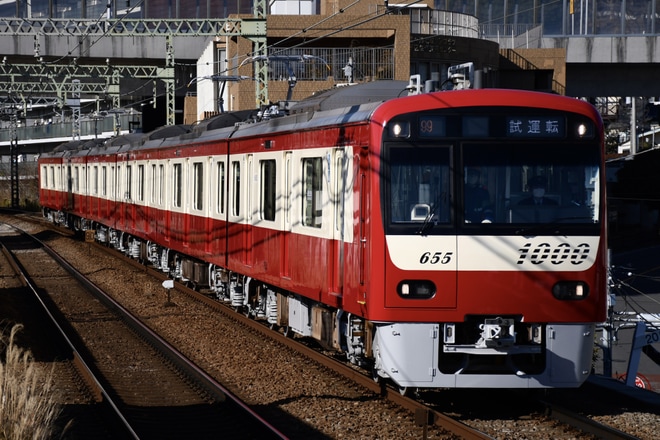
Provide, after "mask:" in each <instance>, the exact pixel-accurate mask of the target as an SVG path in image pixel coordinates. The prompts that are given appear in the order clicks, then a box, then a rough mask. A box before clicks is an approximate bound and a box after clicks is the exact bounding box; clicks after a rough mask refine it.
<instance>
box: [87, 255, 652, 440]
mask: <svg viewBox="0 0 660 440" xmlns="http://www.w3.org/2000/svg"><path fill="white" fill-rule="evenodd" d="M79 246H80V245H79ZM90 246H94V248H95V251H96V246H95V245H90ZM98 250H103V251H107V250H108V249H107V248H104V247H98ZM111 254H112V255H113V256H114V257H116V256H117V253H116V252H111ZM114 257H113V258H114ZM124 261H125V262H128V263H130V264H131V265H135V267H139V269H136V271H137V270H139V271H140V272H144V271H145V269H144V267H143V266H141V265H136V262H135V261H134V260H131V259H128V258H125V259H124ZM149 274H150V276H157V277H159V279H160V280H162V279H164V278H163V276H162V274H160V273H159V272H155V271H150V272H149ZM175 291H176V293H175V295H177V298H178V296H179V295H180V294H185V295H186V296H188V297H189V298H191V299H194V301H196V302H198V303H200V304H203V305H204V307H205V308H208V307H210V308H212V309H213V311H212V312H211V313H210V314H211V315H218V316H220V318H219V320H222V321H227V320H228V319H231V320H232V321H234V322H239V323H241V324H242V325H244V326H247V327H248V328H250V329H251V332H254V333H255V334H258V335H259V336H258V338H260V339H265V338H271V339H273V340H275V341H277V343H278V344H281V345H284V346H286V347H288V349H290V350H295V351H296V352H301V353H304V356H306V357H307V358H309V359H312V360H313V362H315V363H319V364H321V365H323V368H326V369H331V370H333V371H335V372H337V374H339V375H341V376H342V377H346V378H349V379H350V380H351V381H353V382H355V383H358V384H359V385H360V386H361V387H364V388H365V389H368V390H369V392H370V393H372V394H373V395H375V396H379V398H380V397H383V398H385V399H389V401H390V402H392V403H394V404H396V405H397V406H399V407H401V408H405V409H406V411H408V412H409V413H412V414H414V419H415V423H416V425H418V429H419V432H423V434H422V436H418V437H417V438H419V437H422V438H424V437H425V436H426V433H427V432H429V433H430V434H429V438H507V437H506V435H505V436H504V437H501V436H500V435H498V434H499V433H498V434H493V432H491V431H489V430H488V429H484V428H482V427H480V426H481V425H480V424H479V423H474V422H473V420H472V419H474V417H470V416H466V415H465V414H457V413H456V411H455V410H450V411H447V410H439V409H437V408H442V406H441V405H434V404H433V403H432V398H429V397H428V395H426V394H424V395H423V399H421V400H423V402H422V401H420V400H416V399H410V398H406V397H404V396H401V394H400V393H399V391H398V390H396V389H394V388H390V387H388V386H386V384H385V383H375V382H374V381H373V380H372V379H371V378H370V377H368V376H365V375H364V374H363V373H362V372H360V371H357V370H355V369H354V368H352V367H351V366H349V365H346V364H343V363H341V362H337V361H335V360H333V359H328V358H327V357H326V356H324V355H322V354H319V353H318V352H317V351H315V350H313V349H312V348H310V347H308V346H305V345H301V344H300V341H298V340H297V339H295V338H290V337H286V336H284V335H282V334H279V333H275V332H272V331H271V330H268V329H267V328H266V327H265V326H264V325H262V324H261V323H259V322H256V321H254V320H252V319H248V318H246V317H244V316H243V315H240V314H237V313H235V312H234V311H233V310H232V309H231V308H229V307H226V306H224V305H223V304H220V303H218V302H217V301H215V300H213V299H211V298H208V297H207V296H205V295H200V294H199V293H198V292H195V291H193V290H190V289H188V288H186V287H185V286H182V285H178V284H177V286H176V289H175ZM237 362H245V359H241V360H238V361H237ZM274 362H275V361H274ZM443 393H444V392H443ZM466 394H468V393H465V392H463V393H460V395H466ZM456 395H457V393H453V394H450V393H446V394H443V395H442V396H441V399H443V400H445V401H447V400H451V399H454V397H456ZM449 396H451V397H449ZM492 396H494V397H492V399H493V401H498V399H499V400H501V402H506V401H507V399H513V398H514V397H511V396H509V395H508V394H507V393H506V392H505V391H502V392H500V394H499V395H497V393H494V394H493V395H492ZM489 398H491V397H489ZM457 399H460V397H458V398H457ZM506 406H507V405H502V404H501V403H499V404H498V405H497V407H498V411H497V416H492V417H491V418H497V417H500V416H501V417H503V418H507V417H512V416H507V415H506ZM533 406H534V407H535V408H537V409H536V411H538V412H539V414H537V415H536V416H530V415H525V414H524V411H523V415H517V416H513V417H514V418H515V419H516V420H513V422H514V424H517V423H519V419H523V420H525V419H532V420H531V422H530V424H531V425H534V427H533V428H531V429H532V430H537V428H536V424H538V426H542V425H543V424H545V425H554V426H546V427H540V428H538V432H539V433H541V434H540V437H529V438H543V436H544V434H542V433H543V432H546V434H545V437H552V436H556V434H552V433H550V432H552V431H550V430H552V429H557V430H558V432H566V431H568V432H573V433H574V434H571V435H574V436H581V438H611V439H631V438H646V437H635V436H633V435H630V434H626V433H625V432H622V431H619V430H617V429H614V428H611V427H609V426H607V425H603V424H600V423H598V422H597V421H596V420H593V419H591V418H588V417H585V416H583V415H580V414H578V413H576V412H573V411H569V410H565V409H563V408H561V407H560V406H557V404H556V403H550V402H535V403H534V404H533ZM530 411H534V410H530ZM502 413H504V415H501V414H502ZM356 417H357V416H356ZM364 417H365V418H368V417H369V415H368V414H366V415H365V416H364ZM360 420H361V419H360ZM461 420H468V422H466V423H463V422H461ZM571 427H572V428H571ZM480 429H481V430H483V431H484V432H480ZM571 429H572V431H571ZM546 430H547V431H546ZM439 432H440V433H444V434H438V433H439ZM485 432H486V433H485ZM295 437H296V435H295V434H294V435H292V438H295ZM299 438H304V437H303V436H302V435H301V436H299ZM356 438H357V437H356ZM649 438H650V437H649Z"/></svg>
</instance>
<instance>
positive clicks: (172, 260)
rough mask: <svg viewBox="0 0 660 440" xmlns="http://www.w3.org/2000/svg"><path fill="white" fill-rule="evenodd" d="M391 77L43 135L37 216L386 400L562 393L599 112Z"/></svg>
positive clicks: (580, 338) (593, 297) (595, 195)
mask: <svg viewBox="0 0 660 440" xmlns="http://www.w3.org/2000/svg"><path fill="white" fill-rule="evenodd" d="M406 86H407V83H405V82H400V81H383V82H373V83H368V84H364V85H361V86H351V87H345V88H338V89H335V90H333V91H328V92H325V93H321V94H319V95H317V96H314V97H312V98H310V99H308V100H305V101H301V102H298V103H295V104H292V105H290V108H288V109H287V112H286V114H283V115H281V116H280V115H277V114H276V113H277V111H271V112H270V113H271V114H270V117H266V118H265V117H261V118H252V117H251V115H250V114H249V112H238V113H227V114H222V115H219V116H217V117H215V118H213V119H209V120H205V121H201V122H200V123H198V124H196V125H193V126H171V127H164V128H162V129H160V130H156V131H155V132H152V133H149V134H132V135H127V136H123V137H118V138H115V139H112V140H109V141H107V142H70V143H68V144H64V145H62V146H60V147H58V148H57V149H55V150H54V151H53V152H52V153H50V154H45V155H43V156H42V157H41V158H40V159H39V167H40V180H41V181H40V192H41V193H40V197H41V204H42V206H43V212H44V215H45V216H46V217H47V218H49V219H50V220H52V221H53V222H56V223H60V224H65V225H67V226H69V227H72V228H75V229H78V230H94V231H95V237H96V239H97V240H98V241H100V242H103V243H107V244H109V245H111V246H114V247H116V248H117V249H120V250H121V251H123V252H125V253H127V254H129V255H131V256H132V257H134V258H138V259H142V260H144V261H145V262H148V263H149V264H151V265H153V266H155V267H158V268H160V269H161V270H162V271H164V272H168V273H169V274H170V276H171V277H172V278H175V279H178V280H181V281H184V282H187V283H190V284H192V285H195V286H196V287H197V288H199V289H200V290H204V291H206V292H209V293H212V294H214V295H216V296H217V297H218V298H219V299H221V300H224V301H227V302H230V303H231V304H232V306H233V307H235V308H237V309H241V310H242V311H243V312H245V313H249V314H250V315H252V316H254V317H255V318H257V319H263V320H267V322H268V323H270V324H271V325H272V326H274V327H280V328H284V329H285V330H286V331H292V332H295V333H297V334H299V335H303V336H309V337H312V338H314V339H316V340H318V341H319V342H320V343H321V344H322V345H324V346H327V347H334V348H335V349H337V350H340V351H342V352H344V353H346V354H347V357H348V358H349V359H350V360H351V361H352V362H354V363H356V364H359V365H362V366H365V367H368V368H371V369H372V371H373V375H374V378H375V379H379V378H389V379H391V380H392V381H393V382H394V383H395V384H396V385H397V386H398V387H399V388H400V389H401V390H402V391H403V390H406V389H409V388H452V387H492V388H496V387H497V388H549V387H577V386H580V385H581V384H582V383H583V381H585V379H586V378H587V376H588V375H589V374H590V371H591V363H592V352H593V345H594V325H595V324H596V323H600V322H603V321H604V320H605V316H606V280H607V261H606V260H607V258H606V256H607V249H606V244H607V240H606V238H607V237H606V214H605V213H606V210H605V178H604V157H603V156H604V150H603V127H602V121H601V119H600V116H599V114H598V113H597V112H596V110H595V109H594V108H593V107H592V106H591V105H589V104H588V103H585V102H582V101H580V100H577V99H572V98H567V97H562V96H557V95H552V94H544V93H536V92H526V91H513V90H497V89H484V90H460V91H444V92H434V93H425V94H416V95H414V96H402V95H406ZM282 113H284V112H282ZM257 119H259V120H257ZM543 192H545V194H541V193H543Z"/></svg>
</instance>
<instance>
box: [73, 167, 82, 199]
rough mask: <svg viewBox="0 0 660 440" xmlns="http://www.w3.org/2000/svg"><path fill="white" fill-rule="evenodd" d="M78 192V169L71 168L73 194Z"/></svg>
mask: <svg viewBox="0 0 660 440" xmlns="http://www.w3.org/2000/svg"><path fill="white" fill-rule="evenodd" d="M79 191H80V168H78V167H74V168H73V192H75V193H77V192H79Z"/></svg>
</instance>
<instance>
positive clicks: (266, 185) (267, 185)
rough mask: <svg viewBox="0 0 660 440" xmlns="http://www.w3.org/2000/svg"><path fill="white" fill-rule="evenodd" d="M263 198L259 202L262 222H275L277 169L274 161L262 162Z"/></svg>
mask: <svg viewBox="0 0 660 440" xmlns="http://www.w3.org/2000/svg"><path fill="white" fill-rule="evenodd" d="M260 164H261V197H260V200H259V204H260V211H261V218H262V220H270V221H273V220H275V196H276V193H277V182H276V180H275V178H276V167H275V161H274V160H262V161H260Z"/></svg>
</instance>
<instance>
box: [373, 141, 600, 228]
mask: <svg viewBox="0 0 660 440" xmlns="http://www.w3.org/2000/svg"><path fill="white" fill-rule="evenodd" d="M385 151H386V153H385V161H386V164H388V166H386V171H385V174H384V177H385V182H386V184H385V187H384V189H385V192H384V198H385V203H384V206H385V207H386V211H385V215H386V217H388V218H387V221H386V224H387V228H388V233H394V234H427V233H430V234H438V233H439V234H442V233H446V232H448V228H454V227H462V228H465V229H466V230H472V231H474V232H475V233H480V231H484V230H485V229H486V228H488V230H489V231H491V232H492V230H493V228H505V229H506V228H512V229H513V228H515V229H516V230H528V229H526V227H527V226H529V227H536V226H540V225H561V226H562V228H557V230H559V229H561V231H562V232H565V231H569V232H570V233H573V232H574V233H587V234H590V233H597V232H598V229H599V228H598V226H597V225H598V224H599V222H600V217H599V216H600V212H601V209H600V204H601V194H600V191H599V188H600V178H601V175H600V171H599V170H600V167H599V164H600V150H599V147H598V145H597V143H596V142H594V144H593V145H586V144H585V143H581V144H578V143H575V144H573V143H565V144H553V143H549V142H546V143H538V142H537V143H534V142H514V143H508V144H502V143H493V142H483V143H479V142H464V143H456V144H454V145H447V146H442V145H440V146H438V145H437V144H436V145H433V146H431V145H429V146H426V147H425V146H423V145H422V144H412V143H411V144H406V143H397V144H389V145H386V148H385ZM454 170H456V172H454ZM443 231H444V232H443ZM502 233H507V232H506V231H502Z"/></svg>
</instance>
